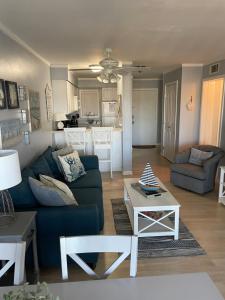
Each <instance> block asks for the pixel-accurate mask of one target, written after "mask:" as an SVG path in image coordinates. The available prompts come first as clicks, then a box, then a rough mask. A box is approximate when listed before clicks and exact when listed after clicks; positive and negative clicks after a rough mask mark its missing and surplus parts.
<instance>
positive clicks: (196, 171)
mask: <svg viewBox="0 0 225 300" xmlns="http://www.w3.org/2000/svg"><path fill="white" fill-rule="evenodd" d="M171 170H172V172H176V173H180V174H182V175H186V176H189V177H193V178H196V179H200V180H205V179H206V173H205V172H204V169H203V168H202V167H199V166H196V165H193V164H172V166H171Z"/></svg>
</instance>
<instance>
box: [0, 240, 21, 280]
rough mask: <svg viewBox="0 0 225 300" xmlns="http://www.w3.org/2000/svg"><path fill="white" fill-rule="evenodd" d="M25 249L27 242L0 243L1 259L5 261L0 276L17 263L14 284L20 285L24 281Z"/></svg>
mask: <svg viewBox="0 0 225 300" xmlns="http://www.w3.org/2000/svg"><path fill="white" fill-rule="evenodd" d="M25 251H26V242H19V243H0V260H2V261H3V266H2V268H1V269H0V278H1V277H2V276H3V275H4V274H5V273H6V272H7V271H8V270H9V269H10V268H11V267H12V265H13V264H15V268H14V284H15V285H19V284H22V283H23V282H24V276H25V275H24V270H25ZM6 261H7V262H6ZM5 262H6V263H5Z"/></svg>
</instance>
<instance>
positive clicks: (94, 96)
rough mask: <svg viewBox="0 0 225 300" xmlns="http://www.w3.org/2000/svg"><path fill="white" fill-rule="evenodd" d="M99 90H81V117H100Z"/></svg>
mask: <svg viewBox="0 0 225 300" xmlns="http://www.w3.org/2000/svg"><path fill="white" fill-rule="evenodd" d="M99 98H100V96H99V90H98V89H81V90H79V100H80V116H81V117H87V116H91V117H95V118H99V117H100V111H99Z"/></svg>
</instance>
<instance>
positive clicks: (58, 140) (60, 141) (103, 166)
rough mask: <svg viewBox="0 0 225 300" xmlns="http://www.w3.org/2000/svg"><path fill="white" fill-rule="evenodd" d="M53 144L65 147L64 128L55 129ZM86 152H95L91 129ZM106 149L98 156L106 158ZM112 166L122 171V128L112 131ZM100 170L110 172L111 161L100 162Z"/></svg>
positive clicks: (88, 130) (88, 129) (88, 134)
mask: <svg viewBox="0 0 225 300" xmlns="http://www.w3.org/2000/svg"><path fill="white" fill-rule="evenodd" d="M52 140H53V146H57V147H63V146H65V145H66V140H65V133H64V131H63V130H57V131H53V137H52ZM86 154H87V155H90V154H94V149H93V139H92V134H91V129H90V128H87V130H86ZM106 154H107V153H106V150H99V153H98V156H99V157H100V158H103V157H104V158H105V156H106ZM112 160H113V164H112V168H113V171H122V128H113V131H112ZM100 171H101V172H109V171H110V166H109V163H102V162H100Z"/></svg>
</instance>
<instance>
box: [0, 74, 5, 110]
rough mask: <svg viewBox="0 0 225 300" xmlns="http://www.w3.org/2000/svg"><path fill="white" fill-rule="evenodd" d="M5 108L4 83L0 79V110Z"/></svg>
mask: <svg viewBox="0 0 225 300" xmlns="http://www.w3.org/2000/svg"><path fill="white" fill-rule="evenodd" d="M5 108H6V93H5V81H4V80H3V79H0V109H5Z"/></svg>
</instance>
